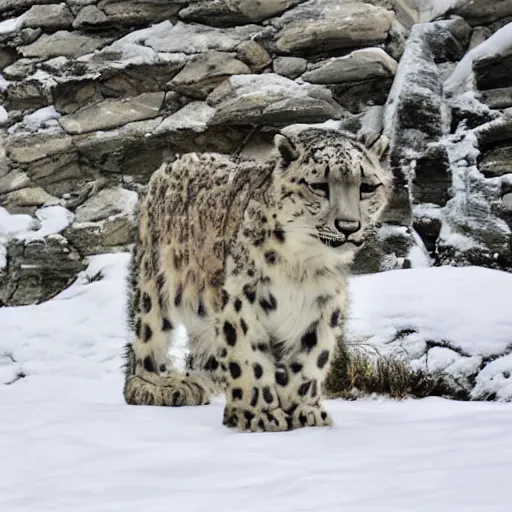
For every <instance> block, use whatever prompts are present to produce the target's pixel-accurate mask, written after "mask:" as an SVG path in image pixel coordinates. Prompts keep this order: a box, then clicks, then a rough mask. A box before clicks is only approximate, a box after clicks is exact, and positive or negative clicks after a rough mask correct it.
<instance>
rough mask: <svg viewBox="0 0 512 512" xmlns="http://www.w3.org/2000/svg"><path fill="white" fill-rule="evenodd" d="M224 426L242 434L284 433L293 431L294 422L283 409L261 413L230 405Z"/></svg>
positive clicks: (223, 422) (226, 408)
mask: <svg viewBox="0 0 512 512" xmlns="http://www.w3.org/2000/svg"><path fill="white" fill-rule="evenodd" d="M222 424H223V425H226V426H227V427H230V428H234V429H236V430H240V431H242V432H284V431H286V430H291V426H292V420H291V418H290V416H288V414H286V413H285V412H284V411H283V410H282V409H281V408H276V409H272V410H269V411H259V410H254V409H249V408H244V407H241V406H233V405H229V404H228V405H226V407H225V408H224V419H223V421H222Z"/></svg>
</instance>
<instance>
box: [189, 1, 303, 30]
mask: <svg viewBox="0 0 512 512" xmlns="http://www.w3.org/2000/svg"><path fill="white" fill-rule="evenodd" d="M299 2H300V0H260V1H258V2H255V1H254V0H214V1H210V0H202V1H201V0H200V1H197V2H192V3H191V5H189V6H188V7H186V8H184V9H183V10H181V11H180V18H181V19H182V20H185V21H195V22H198V23H204V24H207V25H221V26H222V25H225V26H230V25H240V24H243V23H256V22H259V21H263V20H265V19H268V18H270V17H271V16H275V15H277V14H280V13H282V12H283V11H285V10H286V9H288V8H290V7H291V6H293V5H296V4H298V3H299Z"/></svg>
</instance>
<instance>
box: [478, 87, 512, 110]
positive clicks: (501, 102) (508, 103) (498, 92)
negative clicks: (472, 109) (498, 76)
mask: <svg viewBox="0 0 512 512" xmlns="http://www.w3.org/2000/svg"><path fill="white" fill-rule="evenodd" d="M481 100H482V102H483V103H485V104H486V105H487V106H488V107H489V108H491V109H505V108H509V107H512V87H501V88H498V89H488V90H486V91H482V96H481Z"/></svg>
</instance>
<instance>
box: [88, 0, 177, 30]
mask: <svg viewBox="0 0 512 512" xmlns="http://www.w3.org/2000/svg"><path fill="white" fill-rule="evenodd" d="M181 4H183V2H182V1H181V0H171V1H169V2H160V1H158V0H145V1H143V2H141V1H139V0H100V2H99V3H98V8H99V9H101V11H102V12H104V13H105V15H106V16H107V21H108V23H112V24H121V25H128V26H134V25H135V26H137V25H146V24H150V23H159V22H161V21H164V20H167V19H169V18H171V17H173V16H175V15H176V14H177V13H178V11H179V9H180V7H181Z"/></svg>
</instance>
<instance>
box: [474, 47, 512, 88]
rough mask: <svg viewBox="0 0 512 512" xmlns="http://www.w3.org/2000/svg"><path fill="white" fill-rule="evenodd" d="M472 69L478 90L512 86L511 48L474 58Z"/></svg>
mask: <svg viewBox="0 0 512 512" xmlns="http://www.w3.org/2000/svg"><path fill="white" fill-rule="evenodd" d="M473 70H474V72H475V77H476V83H477V86H478V88H479V89H480V90H483V89H498V88H502V87H512V48H511V49H510V50H508V51H506V52H503V53H501V52H500V53H498V54H497V55H492V56H486V57H482V58H480V59H476V60H475V61H474V62H473Z"/></svg>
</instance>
